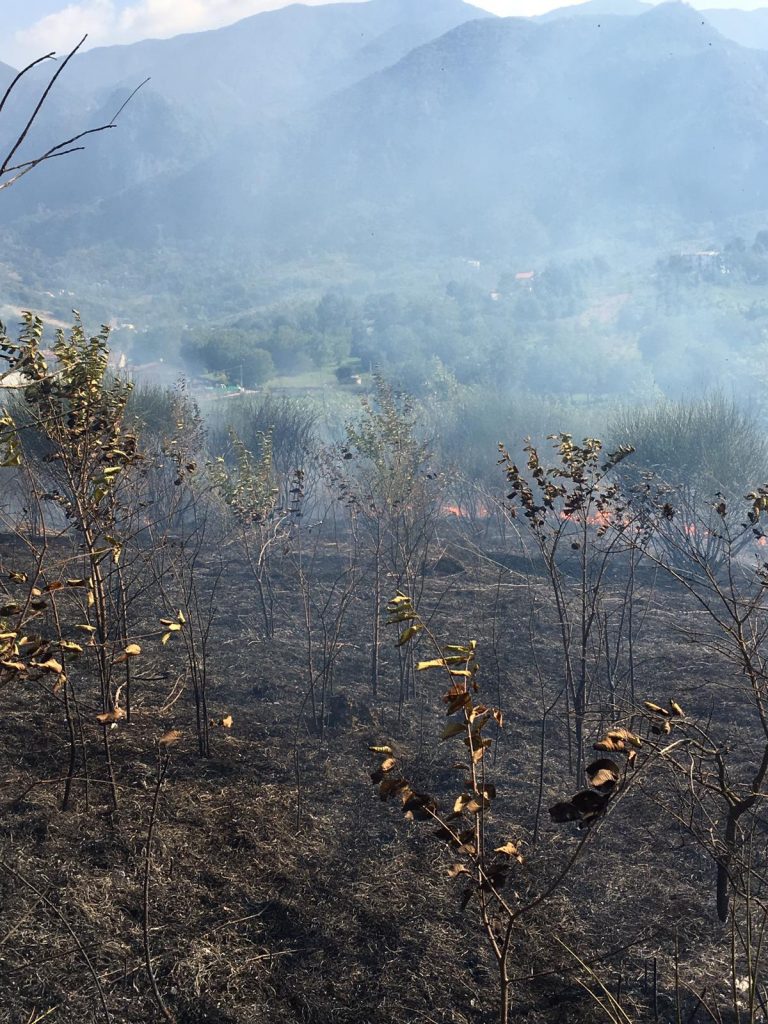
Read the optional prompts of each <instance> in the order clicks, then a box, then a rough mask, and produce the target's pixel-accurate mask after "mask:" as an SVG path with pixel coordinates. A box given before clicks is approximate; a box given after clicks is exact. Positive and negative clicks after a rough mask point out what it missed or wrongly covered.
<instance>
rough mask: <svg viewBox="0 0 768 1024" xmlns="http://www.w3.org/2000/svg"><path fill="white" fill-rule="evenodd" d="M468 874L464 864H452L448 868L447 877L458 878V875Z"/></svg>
mask: <svg viewBox="0 0 768 1024" xmlns="http://www.w3.org/2000/svg"><path fill="white" fill-rule="evenodd" d="M468 874H470V871H469V869H468V868H467V867H466V866H465V865H464V864H452V865H451V866H450V867H449V868H448V877H449V878H458V876H459V875H468Z"/></svg>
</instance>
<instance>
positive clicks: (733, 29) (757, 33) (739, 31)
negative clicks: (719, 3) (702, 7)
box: [701, 7, 768, 50]
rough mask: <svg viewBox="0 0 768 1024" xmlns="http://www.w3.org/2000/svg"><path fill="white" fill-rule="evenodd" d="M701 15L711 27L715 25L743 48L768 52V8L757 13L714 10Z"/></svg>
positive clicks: (703, 12) (763, 8) (759, 9)
mask: <svg viewBox="0 0 768 1024" xmlns="http://www.w3.org/2000/svg"><path fill="white" fill-rule="evenodd" d="M701 13H702V16H703V17H705V18H706V19H707V21H708V22H709V23H710V25H714V27H715V28H716V29H717V31H718V32H720V33H722V35H724V36H726V37H727V38H728V39H733V40H734V41H735V42H737V43H740V44H741V45H742V46H751V47H754V48H756V49H760V50H768V8H765V7H762V8H758V9H757V10H756V11H740V10H736V9H734V10H720V9H713V10H706V11H702V12H701Z"/></svg>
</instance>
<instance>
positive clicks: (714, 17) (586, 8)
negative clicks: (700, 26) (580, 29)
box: [535, 0, 768, 50]
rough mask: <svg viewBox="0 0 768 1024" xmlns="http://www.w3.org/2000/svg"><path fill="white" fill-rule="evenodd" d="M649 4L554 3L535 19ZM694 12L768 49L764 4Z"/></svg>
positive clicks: (596, 14)
mask: <svg viewBox="0 0 768 1024" xmlns="http://www.w3.org/2000/svg"><path fill="white" fill-rule="evenodd" d="M651 6H652V5H651V4H649V3H645V2H643V0H586V2H585V3H580V4H573V5H571V6H569V7H558V8H556V9H555V10H553V11H548V12H547V13H546V14H540V15H538V16H537V18H536V19H535V20H537V21H553V20H556V19H558V18H589V19H591V20H592V21H594V20H595V19H597V18H603V17H606V16H623V17H635V16H637V15H639V14H646V13H647V12H648V11H649V10H650V8H651ZM696 13H697V14H698V16H699V17H700V18H703V19H705V20H706V21H707V22H709V24H710V25H712V27H713V28H715V29H717V31H718V32H719V33H720V34H721V35H723V36H725V38H726V39H731V40H733V41H734V42H736V43H739V44H740V45H741V46H748V47H751V48H753V49H760V50H766V49H768V8H766V7H761V8H758V9H757V10H754V11H742V10H740V9H739V8H727V9H726V8H723V9H720V8H706V9H704V10H699V11H697V12H696Z"/></svg>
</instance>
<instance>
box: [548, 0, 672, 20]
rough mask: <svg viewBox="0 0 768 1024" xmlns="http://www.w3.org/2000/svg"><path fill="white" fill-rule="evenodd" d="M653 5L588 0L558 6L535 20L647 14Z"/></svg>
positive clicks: (638, 1)
mask: <svg viewBox="0 0 768 1024" xmlns="http://www.w3.org/2000/svg"><path fill="white" fill-rule="evenodd" d="M652 6H653V5H652V4H648V3H643V2H642V0H586V2H585V3H581V4H572V5H570V6H569V7H557V8H555V10H553V11H547V13H546V14H539V15H538V16H537V17H536V19H535V20H536V21H555V20H556V19H558V18H581V17H588V18H593V17H601V16H603V15H620V16H623V17H634V16H635V15H637V14H646V13H647V12H648V11H649V10H650V9H651V7H652Z"/></svg>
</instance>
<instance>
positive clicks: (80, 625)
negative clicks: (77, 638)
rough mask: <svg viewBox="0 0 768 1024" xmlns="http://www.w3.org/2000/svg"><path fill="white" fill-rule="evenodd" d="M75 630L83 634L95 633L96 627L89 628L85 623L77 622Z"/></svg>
mask: <svg viewBox="0 0 768 1024" xmlns="http://www.w3.org/2000/svg"><path fill="white" fill-rule="evenodd" d="M75 629H81V630H82V631H83V633H95V632H96V627H95V626H89V625H88V623H87V622H78V623H77V625H76V626H75Z"/></svg>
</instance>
